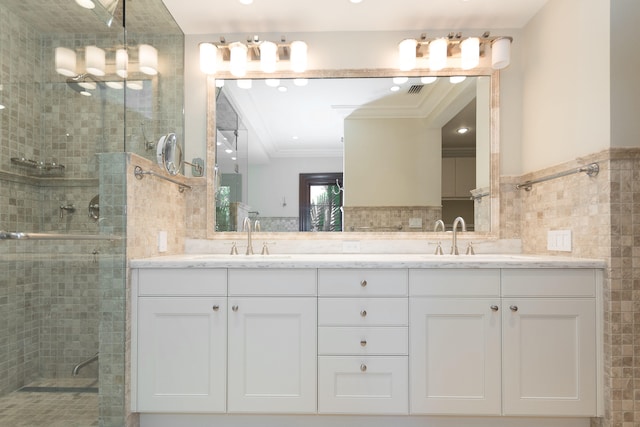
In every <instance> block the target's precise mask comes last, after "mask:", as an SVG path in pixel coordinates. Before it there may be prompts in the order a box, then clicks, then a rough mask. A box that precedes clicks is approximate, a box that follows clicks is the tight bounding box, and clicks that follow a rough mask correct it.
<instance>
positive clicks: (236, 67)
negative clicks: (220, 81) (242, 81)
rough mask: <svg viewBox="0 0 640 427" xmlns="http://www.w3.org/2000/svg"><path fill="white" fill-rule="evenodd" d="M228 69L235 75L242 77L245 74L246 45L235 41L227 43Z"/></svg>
mask: <svg viewBox="0 0 640 427" xmlns="http://www.w3.org/2000/svg"><path fill="white" fill-rule="evenodd" d="M229 51H230V52H231V53H230V54H231V56H230V58H231V59H230V71H231V74H233V75H234V76H236V77H243V76H244V75H245V74H247V46H245V45H244V44H243V43H240V42H235V43H231V44H230V45H229Z"/></svg>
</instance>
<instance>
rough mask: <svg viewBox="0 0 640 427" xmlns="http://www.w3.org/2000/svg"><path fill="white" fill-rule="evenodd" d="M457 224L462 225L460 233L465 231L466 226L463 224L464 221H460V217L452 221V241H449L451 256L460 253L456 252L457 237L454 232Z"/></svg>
mask: <svg viewBox="0 0 640 427" xmlns="http://www.w3.org/2000/svg"><path fill="white" fill-rule="evenodd" d="M458 223H460V224H462V230H461V231H467V225H466V224H465V223H464V219H462V217H461V216H459V217H457V218H456V219H454V220H453V240H452V241H451V255H460V253H459V252H458V235H457V232H456V229H457V228H458Z"/></svg>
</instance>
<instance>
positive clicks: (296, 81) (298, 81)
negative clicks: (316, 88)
mask: <svg viewBox="0 0 640 427" xmlns="http://www.w3.org/2000/svg"><path fill="white" fill-rule="evenodd" d="M293 84H294V85H296V86H306V85H308V84H309V79H301V78H298V79H293Z"/></svg>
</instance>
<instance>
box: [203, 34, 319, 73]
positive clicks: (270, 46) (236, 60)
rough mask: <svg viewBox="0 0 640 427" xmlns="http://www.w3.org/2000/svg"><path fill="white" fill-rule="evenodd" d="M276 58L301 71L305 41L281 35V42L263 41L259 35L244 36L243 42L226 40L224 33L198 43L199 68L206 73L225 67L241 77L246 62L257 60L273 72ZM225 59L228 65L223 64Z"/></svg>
mask: <svg viewBox="0 0 640 427" xmlns="http://www.w3.org/2000/svg"><path fill="white" fill-rule="evenodd" d="M278 61H289V63H290V69H291V70H292V71H294V72H296V73H303V72H305V71H306V69H307V44H306V43H305V42H303V41H299V40H298V41H293V42H291V43H288V42H287V41H286V39H285V37H284V36H283V37H282V38H281V39H280V42H271V41H262V40H260V37H259V36H257V35H256V36H253V37H251V36H250V37H247V41H246V42H240V41H235V42H231V43H227V41H226V40H225V38H224V37H220V42H215V43H214V42H204V43H200V70H201V71H202V72H203V73H205V74H215V73H216V72H218V71H219V70H225V69H226V70H228V71H229V72H230V73H231V74H232V75H233V76H235V77H243V76H245V75H246V73H247V71H248V70H249V69H251V70H255V69H256V68H255V67H251V66H250V65H249V64H251V63H252V62H259V63H260V70H261V71H262V72H265V73H273V72H275V71H276V70H277V69H278ZM225 63H228V66H227V67H224V66H222V65H224V64H225Z"/></svg>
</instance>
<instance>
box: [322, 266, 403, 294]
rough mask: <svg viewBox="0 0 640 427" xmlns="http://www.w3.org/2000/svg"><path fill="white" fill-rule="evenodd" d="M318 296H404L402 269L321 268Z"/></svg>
mask: <svg viewBox="0 0 640 427" xmlns="http://www.w3.org/2000/svg"><path fill="white" fill-rule="evenodd" d="M318 294H319V295H320V296H354V297H366V296H406V295H407V270H404V269H369V268H363V269H359V268H358V269H348V270H347V269H321V270H318Z"/></svg>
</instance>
